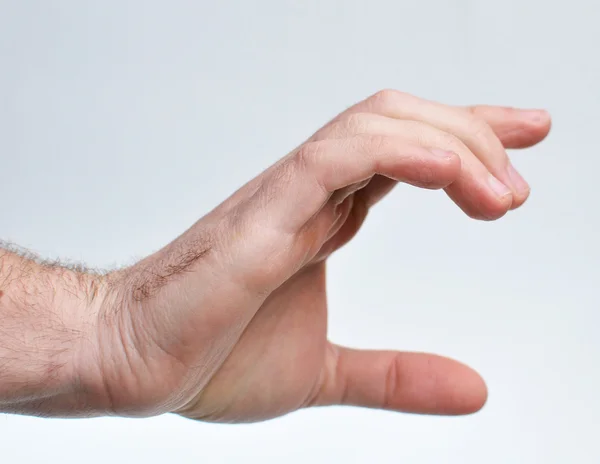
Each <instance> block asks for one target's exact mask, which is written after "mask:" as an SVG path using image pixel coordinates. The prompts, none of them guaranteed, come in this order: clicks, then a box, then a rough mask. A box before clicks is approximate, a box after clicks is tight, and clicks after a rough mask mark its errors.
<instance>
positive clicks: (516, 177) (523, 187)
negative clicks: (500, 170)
mask: <svg viewBox="0 0 600 464" xmlns="http://www.w3.org/2000/svg"><path fill="white" fill-rule="evenodd" d="M506 172H507V174H508V178H509V179H510V181H511V183H512V184H513V185H514V187H515V190H516V191H517V192H519V193H526V192H529V184H528V183H527V181H525V179H523V177H521V174H519V173H518V172H517V170H516V169H515V168H514V166H513V165H512V164H510V163H509V164H508V166H507V168H506Z"/></svg>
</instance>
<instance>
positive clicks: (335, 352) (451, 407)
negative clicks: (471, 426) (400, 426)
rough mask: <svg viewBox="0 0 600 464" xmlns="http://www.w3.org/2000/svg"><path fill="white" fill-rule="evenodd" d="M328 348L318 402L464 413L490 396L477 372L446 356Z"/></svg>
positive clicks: (319, 403) (412, 411)
mask: <svg viewBox="0 0 600 464" xmlns="http://www.w3.org/2000/svg"><path fill="white" fill-rule="evenodd" d="M329 348H330V349H329V350H328V352H327V353H328V355H327V359H326V368H325V371H324V375H323V377H322V383H321V386H320V387H321V388H320V389H319V390H318V393H317V394H316V397H315V399H314V401H313V403H312V405H314V406H320V405H322V406H325V405H334V404H340V405H352V406H363V407H367V408H377V409H387V410H392V411H402V412H410V413H419V414H440V415H460V414H470V413H473V412H476V411H478V410H480V409H481V408H482V407H483V405H484V404H485V401H486V399H487V388H486V386H485V383H484V381H483V380H482V378H481V377H480V376H479V374H477V373H476V372H475V371H473V370H472V369H471V368H469V367H467V366H465V365H463V364H461V363H459V362H457V361H453V360H451V359H448V358H444V357H441V356H436V355H432V354H425V353H406V352H405V353H403V352H395V351H371V350H355V349H350V348H345V347H341V346H337V345H333V344H330V345H329Z"/></svg>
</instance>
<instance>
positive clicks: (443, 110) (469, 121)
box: [341, 90, 549, 208]
mask: <svg viewBox="0 0 600 464" xmlns="http://www.w3.org/2000/svg"><path fill="white" fill-rule="evenodd" d="M493 108H494V107H473V108H469V109H465V108H455V107H451V106H447V105H442V104H439V103H435V102H430V101H427V100H423V99H420V98H417V97H415V96H412V95H409V94H405V93H402V92H397V91H393V90H385V91H382V92H378V93H376V94H375V95H373V96H372V97H370V98H367V99H366V100H364V101H363V102H360V103H358V104H356V105H354V106H353V107H352V108H350V109H348V110H347V111H346V112H344V113H343V114H342V115H341V117H342V118H344V117H347V116H348V115H351V114H353V113H357V112H369V113H375V114H380V115H383V116H387V117H390V118H395V119H402V120H414V121H421V122H425V123H427V124H430V125H433V126H435V127H437V128H439V129H441V130H443V131H446V132H449V133H451V134H453V135H455V136H456V137H458V138H459V139H461V140H462V141H463V143H465V145H466V146H467V147H468V148H469V149H470V150H471V152H472V153H473V154H474V155H475V157H476V158H477V159H478V160H479V162H481V163H482V165H483V166H485V168H486V169H488V170H489V172H490V173H491V174H492V175H493V176H494V177H495V178H497V179H499V180H500V181H501V182H502V183H503V184H504V185H506V186H507V187H509V189H510V190H511V194H512V203H511V207H512V208H515V207H518V206H520V205H521V204H522V203H523V202H524V201H525V200H526V199H527V196H528V195H529V186H528V185H527V183H526V182H525V180H524V179H523V178H522V177H521V176H520V175H519V173H518V172H517V171H516V170H515V169H514V167H513V166H512V165H511V163H510V161H509V159H508V156H507V155H506V152H505V150H504V146H503V143H502V141H501V140H500V139H499V137H498V134H496V132H495V129H496V130H498V132H500V135H502V137H503V138H504V139H505V140H506V142H507V143H508V146H524V145H527V144H531V143H535V142H536V141H539V140H541V139H542V138H543V137H544V136H545V134H546V133H547V131H548V130H549V117H548V115H547V113H543V112H540V113H539V115H538V119H539V120H538V121H533V120H534V119H535V118H534V117H532V116H531V112H530V113H528V114H529V116H527V115H525V114H524V113H523V112H519V111H517V110H510V109H506V108H504V109H500V108H495V109H493ZM522 113H523V114H522ZM488 119H489V120H490V122H491V123H492V124H493V126H492V125H491V124H490V123H488ZM463 161H465V160H463ZM473 164H474V162H473V161H471V162H469V163H463V168H466V167H467V166H469V165H473ZM460 183H461V181H460V180H459V185H457V186H451V187H450V188H449V189H448V193H449V194H450V196H451V197H452V198H453V199H455V201H457V202H458V203H459V204H460V205H461V206H465V205H468V201H466V202H465V199H464V198H462V194H463V192H465V191H468V189H467V188H466V186H465V185H462V186H461V185H460Z"/></svg>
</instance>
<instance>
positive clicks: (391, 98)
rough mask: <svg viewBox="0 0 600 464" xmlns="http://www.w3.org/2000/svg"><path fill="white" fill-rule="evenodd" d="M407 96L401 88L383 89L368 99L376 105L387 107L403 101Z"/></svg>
mask: <svg viewBox="0 0 600 464" xmlns="http://www.w3.org/2000/svg"><path fill="white" fill-rule="evenodd" d="M405 97H406V94H405V93H404V92H400V91H399V90H394V89H383V90H379V91H378V92H376V93H374V94H373V95H371V96H370V97H369V98H368V100H369V101H370V103H371V104H373V105H374V106H376V107H378V106H379V107H385V106H390V105H392V104H394V103H396V102H399V101H402V100H403V99H404V98H405Z"/></svg>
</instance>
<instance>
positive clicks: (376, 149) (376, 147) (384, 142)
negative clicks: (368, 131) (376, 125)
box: [361, 134, 391, 156]
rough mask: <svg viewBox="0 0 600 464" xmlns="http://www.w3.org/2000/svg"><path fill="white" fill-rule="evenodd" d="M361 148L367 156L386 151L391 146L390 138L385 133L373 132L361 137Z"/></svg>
mask: <svg viewBox="0 0 600 464" xmlns="http://www.w3.org/2000/svg"><path fill="white" fill-rule="evenodd" d="M361 140H362V144H363V148H364V150H365V152H366V153H367V154H368V155H369V156H375V155H376V154H378V153H382V152H385V151H388V150H389V149H390V148H391V146H390V145H391V139H390V137H388V136H386V135H381V134H375V135H369V136H363V137H361Z"/></svg>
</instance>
